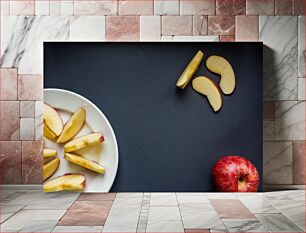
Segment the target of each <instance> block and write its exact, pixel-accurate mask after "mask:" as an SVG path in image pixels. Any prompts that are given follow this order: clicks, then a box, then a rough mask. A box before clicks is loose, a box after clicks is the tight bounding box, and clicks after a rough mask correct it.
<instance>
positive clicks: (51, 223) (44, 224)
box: [19, 220, 57, 232]
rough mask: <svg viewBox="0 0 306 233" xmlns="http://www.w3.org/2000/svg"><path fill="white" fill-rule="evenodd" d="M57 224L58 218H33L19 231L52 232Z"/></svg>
mask: <svg viewBox="0 0 306 233" xmlns="http://www.w3.org/2000/svg"><path fill="white" fill-rule="evenodd" d="M56 224H57V220H33V221H30V222H29V223H28V224H27V225H25V226H24V227H23V228H22V229H21V230H20V231H19V232H51V231H52V230H53V228H54V227H55V226H56Z"/></svg>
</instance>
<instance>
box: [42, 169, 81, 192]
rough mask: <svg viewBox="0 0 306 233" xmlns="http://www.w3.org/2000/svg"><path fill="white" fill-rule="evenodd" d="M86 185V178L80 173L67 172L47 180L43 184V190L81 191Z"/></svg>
mask: <svg viewBox="0 0 306 233" xmlns="http://www.w3.org/2000/svg"><path fill="white" fill-rule="evenodd" d="M85 186H86V178H85V176H84V175H82V174H78V173H67V174H65V175H63V176H59V177H56V178H53V179H51V180H49V181H47V182H46V183H45V184H44V192H58V191H64V190H66V191H81V190H83V189H84V188H85Z"/></svg>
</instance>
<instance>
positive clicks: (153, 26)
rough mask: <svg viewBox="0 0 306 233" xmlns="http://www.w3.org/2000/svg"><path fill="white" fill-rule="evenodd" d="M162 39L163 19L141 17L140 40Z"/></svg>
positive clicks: (158, 17) (150, 16) (151, 16)
mask: <svg viewBox="0 0 306 233" xmlns="http://www.w3.org/2000/svg"><path fill="white" fill-rule="evenodd" d="M160 37H161V17H160V16H154V15H148V16H140V40H141V41H159V40H160Z"/></svg>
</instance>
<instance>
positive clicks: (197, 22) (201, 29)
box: [192, 15, 208, 36]
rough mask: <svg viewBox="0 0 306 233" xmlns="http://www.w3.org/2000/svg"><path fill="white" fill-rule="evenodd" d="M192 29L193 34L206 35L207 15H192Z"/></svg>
mask: <svg viewBox="0 0 306 233" xmlns="http://www.w3.org/2000/svg"><path fill="white" fill-rule="evenodd" d="M192 25H193V30H192V32H193V33H192V34H193V35H195V36H203V35H207V33H208V32H207V31H208V22H207V16H204V15H194V16H193V23H192Z"/></svg>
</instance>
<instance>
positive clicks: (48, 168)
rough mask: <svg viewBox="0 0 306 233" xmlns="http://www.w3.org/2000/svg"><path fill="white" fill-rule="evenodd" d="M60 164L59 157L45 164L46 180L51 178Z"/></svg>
mask: <svg viewBox="0 0 306 233" xmlns="http://www.w3.org/2000/svg"><path fill="white" fill-rule="evenodd" d="M59 165H60V160H59V159H58V158H56V159H53V160H51V161H50V162H48V163H46V164H45V165H44V180H46V179H48V178H50V177H51V176H52V175H53V174H54V173H55V172H56V170H57V168H58V167H59Z"/></svg>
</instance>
